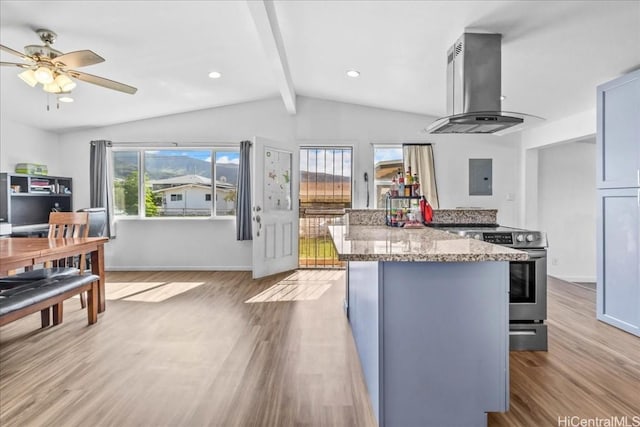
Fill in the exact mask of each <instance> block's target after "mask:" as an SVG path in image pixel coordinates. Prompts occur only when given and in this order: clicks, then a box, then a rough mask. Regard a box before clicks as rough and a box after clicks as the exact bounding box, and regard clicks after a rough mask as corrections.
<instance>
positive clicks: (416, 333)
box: [330, 225, 527, 427]
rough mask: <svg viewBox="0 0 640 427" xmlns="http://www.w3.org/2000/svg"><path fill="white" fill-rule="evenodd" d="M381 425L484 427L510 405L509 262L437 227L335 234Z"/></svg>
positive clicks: (515, 256)
mask: <svg viewBox="0 0 640 427" xmlns="http://www.w3.org/2000/svg"><path fill="white" fill-rule="evenodd" d="M330 233H331V235H332V238H333V241H334V244H335V247H336V250H337V252H338V257H339V259H340V260H343V261H347V262H348V263H347V297H346V308H347V315H348V317H349V322H350V324H351V328H352V331H353V336H354V339H355V342H356V346H357V349H358V354H359V357H360V362H361V365H362V369H363V373H364V376H365V381H366V383H367V388H368V391H369V396H370V399H371V403H372V407H373V410H374V412H375V415H376V417H377V420H378V424H379V425H380V426H385V427H390V426H403V427H404V426H438V427H441V426H485V425H486V422H487V421H486V420H487V418H486V413H487V412H504V411H506V410H507V409H508V406H509V402H508V399H509V359H508V357H509V335H508V329H509V319H508V316H509V309H508V304H509V295H508V292H509V283H508V281H509V278H508V275H509V264H508V263H509V261H515V260H526V259H527V254H526V253H524V252H520V251H517V250H514V249H510V248H506V247H503V246H496V245H492V244H489V243H485V242H481V241H477V240H472V239H465V238H461V237H459V236H455V235H452V234H449V233H446V232H444V231H439V230H435V229H431V228H423V229H403V228H392V227H386V226H377V225H346V226H335V227H330Z"/></svg>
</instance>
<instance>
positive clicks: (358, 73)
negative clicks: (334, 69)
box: [347, 70, 360, 79]
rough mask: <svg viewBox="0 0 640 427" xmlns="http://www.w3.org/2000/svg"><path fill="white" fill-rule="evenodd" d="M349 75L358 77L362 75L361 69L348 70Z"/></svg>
mask: <svg viewBox="0 0 640 427" xmlns="http://www.w3.org/2000/svg"><path fill="white" fill-rule="evenodd" d="M347 76H349V77H351V78H354V79H355V78H357V77H360V71H358V70H347Z"/></svg>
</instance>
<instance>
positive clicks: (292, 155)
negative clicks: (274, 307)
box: [252, 137, 299, 279]
mask: <svg viewBox="0 0 640 427" xmlns="http://www.w3.org/2000/svg"><path fill="white" fill-rule="evenodd" d="M252 148H253V150H252V152H253V158H252V161H253V165H254V168H253V174H252V193H253V195H252V196H253V197H252V202H253V203H252V210H253V211H252V217H253V278H254V279H256V278H259V277H264V276H269V275H271V274H275V273H280V272H283V271H288V270H294V269H296V268H297V267H298V228H299V227H298V186H297V177H298V173H297V171H298V170H299V166H298V156H297V152H294V151H293V150H291V148H290V147H288V146H286V145H285V144H284V143H282V142H277V141H273V140H269V139H266V138H260V137H255V138H254V140H253V147H252Z"/></svg>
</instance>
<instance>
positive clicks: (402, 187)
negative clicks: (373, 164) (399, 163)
mask: <svg viewBox="0 0 640 427" xmlns="http://www.w3.org/2000/svg"><path fill="white" fill-rule="evenodd" d="M404 192H405V185H404V175H402V172H401V171H400V169H398V196H404Z"/></svg>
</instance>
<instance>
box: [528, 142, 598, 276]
mask: <svg viewBox="0 0 640 427" xmlns="http://www.w3.org/2000/svg"><path fill="white" fill-rule="evenodd" d="M590 142H591V143H579V142H573V143H566V144H559V145H555V146H552V147H548V148H543V149H541V150H540V151H539V157H538V171H539V174H538V224H539V228H540V229H542V230H545V231H546V232H547V236H548V239H549V253H548V272H549V274H551V275H553V276H556V277H559V278H561V279H564V280H568V281H574V282H595V277H596V231H595V230H596V173H595V167H596V166H595V165H596V163H595V162H596V145H595V139H591V140H590Z"/></svg>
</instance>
